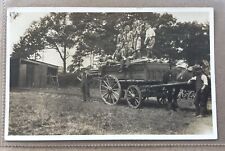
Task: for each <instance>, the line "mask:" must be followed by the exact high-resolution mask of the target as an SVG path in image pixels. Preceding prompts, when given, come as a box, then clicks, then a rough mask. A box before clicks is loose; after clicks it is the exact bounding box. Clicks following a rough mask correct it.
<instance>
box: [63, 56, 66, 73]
mask: <svg viewBox="0 0 225 151" xmlns="http://www.w3.org/2000/svg"><path fill="white" fill-rule="evenodd" d="M63 73H66V59H65V58H64V59H63Z"/></svg>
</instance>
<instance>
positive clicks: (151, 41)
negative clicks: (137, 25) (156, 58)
mask: <svg viewBox="0 0 225 151" xmlns="http://www.w3.org/2000/svg"><path fill="white" fill-rule="evenodd" d="M145 27H146V33H145V41H144V45H145V46H146V51H147V57H148V58H151V57H153V56H152V55H153V54H152V48H153V47H154V45H155V31H154V30H153V28H152V27H151V25H150V24H149V23H146V24H145Z"/></svg>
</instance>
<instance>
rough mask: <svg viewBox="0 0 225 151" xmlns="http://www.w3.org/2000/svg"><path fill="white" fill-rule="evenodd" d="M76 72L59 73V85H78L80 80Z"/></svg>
mask: <svg viewBox="0 0 225 151" xmlns="http://www.w3.org/2000/svg"><path fill="white" fill-rule="evenodd" d="M77 76H78V74H77V73H66V74H60V75H59V77H58V80H59V86H60V87H67V86H79V85H80V81H79V80H78V79H77Z"/></svg>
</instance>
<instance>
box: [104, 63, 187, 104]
mask: <svg viewBox="0 0 225 151" xmlns="http://www.w3.org/2000/svg"><path fill="white" fill-rule="evenodd" d="M120 69H121V68H120V65H119V64H115V65H105V66H103V67H102V69H101V73H100V75H101V78H100V79H101V80H100V93H101V98H102V99H103V101H104V102H105V103H106V104H109V105H114V104H117V103H118V101H119V100H126V101H127V102H128V105H129V106H130V107H132V108H138V107H140V105H141V104H142V102H143V100H145V99H146V98H148V97H156V98H157V101H158V102H159V103H160V104H165V103H166V102H167V100H168V97H169V96H168V95H171V91H169V90H172V89H173V88H176V89H177V88H178V89H180V88H181V87H185V86H187V82H178V81H172V80H169V81H168V80H167V81H165V76H167V77H166V78H170V79H176V78H173V77H171V76H177V73H174V74H168V73H170V71H171V69H170V66H169V64H168V63H161V62H148V61H145V62H136V63H131V64H130V65H129V67H128V68H126V69H124V70H123V71H121V70H120ZM176 71H177V72H180V71H179V70H176ZM168 76H169V77H168Z"/></svg>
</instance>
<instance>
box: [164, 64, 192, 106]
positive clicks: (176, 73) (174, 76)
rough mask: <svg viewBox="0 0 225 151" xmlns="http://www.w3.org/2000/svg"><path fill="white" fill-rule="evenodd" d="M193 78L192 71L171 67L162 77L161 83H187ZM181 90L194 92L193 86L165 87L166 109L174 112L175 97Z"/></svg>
mask: <svg viewBox="0 0 225 151" xmlns="http://www.w3.org/2000/svg"><path fill="white" fill-rule="evenodd" d="M192 76H193V71H190V70H188V69H186V68H182V67H172V68H171V69H170V70H169V71H168V72H166V73H165V74H164V76H163V83H165V84H168V83H177V82H187V81H188V80H189V79H191V77H192ZM181 89H184V90H194V86H193V84H191V85H184V86H174V87H167V88H166V90H167V99H168V108H169V109H172V110H176V108H177V107H178V104H177V96H178V94H179V92H180V90H181Z"/></svg>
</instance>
